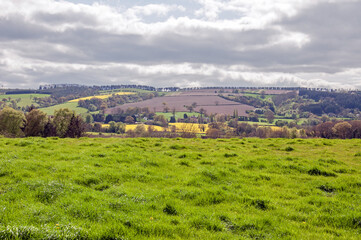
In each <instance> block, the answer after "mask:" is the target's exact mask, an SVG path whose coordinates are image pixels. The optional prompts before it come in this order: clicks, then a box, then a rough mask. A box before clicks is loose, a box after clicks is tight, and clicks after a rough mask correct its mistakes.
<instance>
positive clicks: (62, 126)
mask: <svg viewBox="0 0 361 240" xmlns="http://www.w3.org/2000/svg"><path fill="white" fill-rule="evenodd" d="M74 115H75V114H74V112H73V111H72V110H70V109H69V108H61V109H59V110H55V112H54V120H53V124H54V126H55V128H56V133H57V135H58V136H59V137H65V136H66V133H67V131H68V128H69V125H70V121H71V120H72V118H73V116H74Z"/></svg>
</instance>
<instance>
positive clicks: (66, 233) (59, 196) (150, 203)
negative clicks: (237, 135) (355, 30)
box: [0, 138, 361, 239]
mask: <svg viewBox="0 0 361 240" xmlns="http://www.w3.org/2000/svg"><path fill="white" fill-rule="evenodd" d="M360 145H361V140H322V139H252V138H250V139H218V140H214V139H180V138H179V139H145V138H134V139H119V138H109V139H102V138H95V139H91V138H89V139H88V138H81V139H58V138H48V139H43V138H23V139H7V138H0V239H360V237H361V204H360V203H361V194H360V193H361V175H360V173H361V149H360Z"/></svg>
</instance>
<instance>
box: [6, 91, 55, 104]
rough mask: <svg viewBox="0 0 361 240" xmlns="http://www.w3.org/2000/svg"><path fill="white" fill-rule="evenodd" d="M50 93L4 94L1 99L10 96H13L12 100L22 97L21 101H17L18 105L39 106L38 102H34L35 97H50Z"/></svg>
mask: <svg viewBox="0 0 361 240" xmlns="http://www.w3.org/2000/svg"><path fill="white" fill-rule="evenodd" d="M49 96H50V95H49V94H33V93H32V94H9V95H7V94H2V95H0V100H2V99H4V98H6V99H8V98H9V97H10V98H11V100H15V101H17V99H20V101H19V102H17V105H18V106H19V107H25V106H30V105H31V104H34V106H38V104H37V103H36V102H34V97H38V98H43V97H49Z"/></svg>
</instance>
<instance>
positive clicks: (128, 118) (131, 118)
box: [124, 116, 135, 124]
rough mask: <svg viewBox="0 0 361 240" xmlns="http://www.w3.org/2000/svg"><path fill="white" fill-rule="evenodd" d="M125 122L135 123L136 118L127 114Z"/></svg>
mask: <svg viewBox="0 0 361 240" xmlns="http://www.w3.org/2000/svg"><path fill="white" fill-rule="evenodd" d="M124 122H125V123H128V124H133V123H135V121H134V118H133V117H132V116H127V117H126V118H125V121H124Z"/></svg>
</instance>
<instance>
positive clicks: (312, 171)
mask: <svg viewBox="0 0 361 240" xmlns="http://www.w3.org/2000/svg"><path fill="white" fill-rule="evenodd" d="M307 173H308V174H309V175H312V176H324V177H337V175H336V174H335V173H332V172H326V171H322V170H320V169H318V168H316V167H314V168H312V169H310V170H308V172H307Z"/></svg>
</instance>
